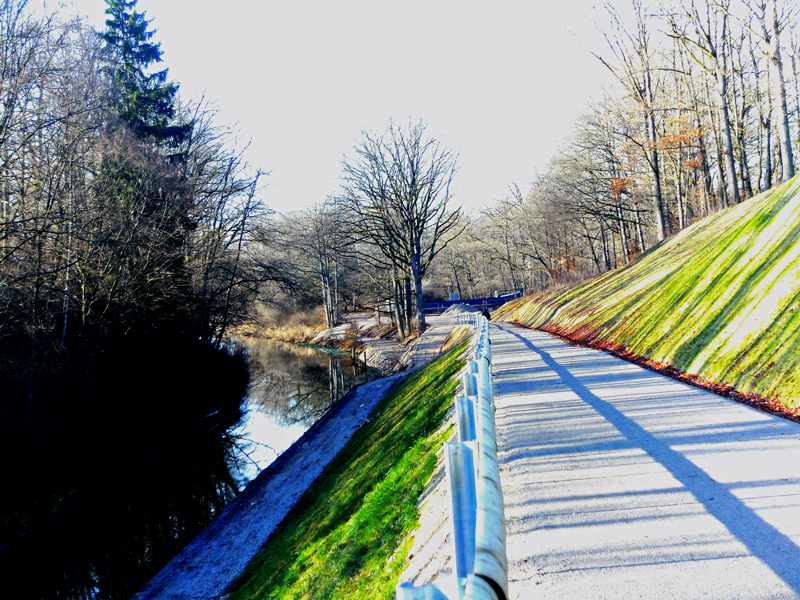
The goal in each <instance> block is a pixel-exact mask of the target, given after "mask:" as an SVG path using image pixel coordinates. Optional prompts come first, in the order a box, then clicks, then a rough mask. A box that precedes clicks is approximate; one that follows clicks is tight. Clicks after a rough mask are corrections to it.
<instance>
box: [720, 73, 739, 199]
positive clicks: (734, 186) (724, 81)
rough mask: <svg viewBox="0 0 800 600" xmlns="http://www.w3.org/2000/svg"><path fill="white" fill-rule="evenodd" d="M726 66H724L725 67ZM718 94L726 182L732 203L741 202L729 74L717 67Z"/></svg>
mask: <svg viewBox="0 0 800 600" xmlns="http://www.w3.org/2000/svg"><path fill="white" fill-rule="evenodd" d="M723 68H724V67H723ZM717 95H718V100H719V106H720V131H721V133H722V144H723V151H722V152H723V158H724V160H725V173H724V175H725V184H726V190H727V193H728V202H729V203H730V204H739V202H740V201H741V200H740V197H739V185H738V182H737V180H736V179H737V178H736V166H735V164H734V162H733V138H732V135H731V120H730V114H729V112H728V100H727V98H728V76H727V74H726V73H725V72H724V71H723V69H717Z"/></svg>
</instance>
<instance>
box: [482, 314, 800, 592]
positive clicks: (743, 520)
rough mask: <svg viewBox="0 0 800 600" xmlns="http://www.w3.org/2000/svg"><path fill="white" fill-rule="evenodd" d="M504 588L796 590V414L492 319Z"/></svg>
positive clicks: (799, 513) (799, 561)
mask: <svg viewBox="0 0 800 600" xmlns="http://www.w3.org/2000/svg"><path fill="white" fill-rule="evenodd" d="M491 339H492V350H493V352H492V353H493V356H494V365H493V370H494V381H495V389H496V403H497V415H496V420H497V427H498V435H499V450H500V454H499V458H500V463H501V479H502V484H503V492H504V495H505V502H506V520H507V525H506V527H507V532H508V540H507V550H508V559H509V579H510V589H511V597H512V598H525V599H529V598H530V599H546V598H564V599H570V600H577V599H592V600H595V599H601V598H609V599H614V600H619V599H623V598H624V599H631V598H664V599H667V598H669V599H677V598H680V599H690V600H694V599H699V598H710V599H714V600H724V599H728V598H730V599H734V598H735V599H737V600H743V599H754V600H755V599H758V600H764V599H767V598H800V547H798V545H800V425H798V424H796V423H792V422H790V421H786V420H783V419H778V418H776V417H772V416H770V415H767V414H764V413H761V412H758V411H756V410H754V409H751V408H748V407H746V406H743V405H741V404H737V403H735V402H733V401H730V400H727V399H725V398H722V397H719V396H716V395H714V394H710V393H707V392H703V391H701V390H698V389H696V388H693V387H690V386H686V385H684V384H681V383H678V382H676V381H673V380H671V379H668V378H665V377H662V376H660V375H657V374H655V373H652V372H650V371H647V370H645V369H642V368H640V367H638V366H636V365H632V364H630V363H627V362H625V361H622V360H619V359H617V358H614V357H612V356H610V355H608V354H605V353H602V352H597V351H594V350H589V349H585V348H579V347H575V346H570V345H568V344H566V343H564V342H562V341H560V340H558V339H556V338H553V337H551V336H549V335H547V334H544V333H540V332H536V331H529V330H524V329H519V328H516V327H513V326H511V325H508V324H502V325H499V326H498V325H494V324H493V325H492V328H491Z"/></svg>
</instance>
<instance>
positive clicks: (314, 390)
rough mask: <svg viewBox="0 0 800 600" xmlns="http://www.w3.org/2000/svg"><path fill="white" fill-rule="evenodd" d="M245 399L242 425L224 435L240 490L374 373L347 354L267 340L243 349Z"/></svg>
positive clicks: (373, 377)
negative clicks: (247, 364) (246, 354)
mask: <svg viewBox="0 0 800 600" xmlns="http://www.w3.org/2000/svg"><path fill="white" fill-rule="evenodd" d="M248 352H249V356H250V377H251V380H250V394H249V397H248V400H247V403H246V405H245V407H244V416H243V417H242V420H241V421H240V422H239V423H238V424H237V425H236V426H235V427H233V428H232V429H231V430H229V434H230V435H231V437H232V439H233V440H234V441H235V442H236V443H235V444H234V445H233V447H232V448H233V454H232V459H233V460H232V461H231V463H230V470H231V474H232V476H233V477H234V479H235V480H236V482H237V487H238V488H239V490H240V491H241V490H242V489H243V488H244V486H246V485H247V483H249V482H250V481H252V480H253V479H255V477H256V476H257V475H258V474H259V473H260V472H261V471H262V470H263V469H264V468H265V467H267V465H269V464H270V463H271V462H272V461H273V460H275V458H276V457H277V456H278V455H279V454H280V453H281V452H283V451H284V450H286V449H287V448H288V447H289V446H291V445H292V444H293V443H294V442H295V441H296V440H297V439H298V438H299V437H300V436H301V435H303V433H304V432H305V431H306V430H307V429H308V428H309V427H311V426H312V425H313V424H314V423H315V422H316V421H317V420H318V419H319V418H320V417H322V416H323V415H324V414H325V413H326V412H328V410H329V409H330V408H331V406H333V404H334V403H335V402H336V401H337V400H338V399H339V398H341V397H343V396H344V395H345V394H346V393H347V391H348V390H350V389H351V388H353V387H354V386H355V385H358V384H361V383H365V382H366V381H370V380H372V379H375V378H376V377H377V376H378V375H377V373H376V372H375V371H373V370H369V369H366V368H365V367H364V365H363V363H361V362H359V361H353V360H352V358H351V356H350V355H349V354H347V353H343V352H339V351H335V350H333V351H332V350H327V349H322V348H319V347H315V346H298V345H295V344H286V343H283V342H277V341H272V340H255V341H251V342H250V343H249V344H248Z"/></svg>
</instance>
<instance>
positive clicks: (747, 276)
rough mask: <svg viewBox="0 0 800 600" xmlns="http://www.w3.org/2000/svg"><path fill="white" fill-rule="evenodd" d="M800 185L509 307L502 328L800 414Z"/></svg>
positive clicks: (501, 314)
mask: <svg viewBox="0 0 800 600" xmlns="http://www.w3.org/2000/svg"><path fill="white" fill-rule="evenodd" d="M799 292H800V176H798V177H795V178H794V179H792V180H791V181H789V182H787V183H786V184H783V185H781V186H778V187H775V188H773V189H772V190H770V191H768V192H765V193H763V194H760V195H758V196H756V197H754V198H752V199H750V200H748V201H746V202H743V203H741V204H739V205H737V206H735V207H732V208H729V209H727V210H725V211H722V212H720V213H717V214H716V215H713V216H710V217H708V218H706V219H704V220H702V221H700V222H698V223H696V224H694V225H693V226H691V227H689V228H687V229H685V230H683V231H682V232H680V233H678V234H676V235H674V236H672V237H670V238H668V239H667V240H665V241H664V242H662V243H661V244H659V245H658V246H655V247H654V248H651V249H650V250H649V251H648V252H646V253H644V254H643V255H642V256H640V257H639V258H638V259H637V260H635V261H634V262H632V263H631V264H629V265H627V266H626V267H624V268H621V269H617V270H616V271H612V272H609V273H605V274H604V275H602V276H599V277H596V278H594V279H591V280H588V281H586V282H583V283H581V284H579V285H576V286H573V287H570V288H567V289H562V290H557V291H554V292H550V293H547V294H538V295H535V296H532V297H527V298H523V299H521V300H519V301H517V302H513V303H509V304H507V305H505V306H503V307H502V308H501V309H500V310H498V311H497V312H496V313H495V315H493V319H494V320H506V321H514V322H518V323H520V324H522V325H525V326H527V327H535V328H541V329H543V330H546V331H550V332H553V333H557V334H560V335H563V336H566V337H568V338H570V339H573V340H575V341H577V342H580V343H585V344H589V345H593V346H598V347H602V348H606V349H610V350H613V351H616V352H619V353H621V354H623V355H627V356H632V357H633V358H636V359H638V360H640V361H643V362H645V363H649V364H650V365H651V366H655V367H657V368H665V367H666V368H670V367H671V368H674V369H677V370H679V371H681V372H684V373H686V374H688V375H689V376H690V377H689V379H693V380H695V381H696V382H697V383H701V384H709V385H712V386H713V387H716V388H717V389H722V390H725V389H730V388H733V389H735V390H736V391H738V392H740V393H741V394H743V395H745V396H747V397H748V398H749V399H751V400H756V401H758V400H761V399H766V400H767V401H768V403H770V404H772V406H773V407H774V408H779V409H781V410H784V411H785V412H788V413H791V414H795V415H798V414H800V371H799V370H798V366H800V310H797V309H798V308H800V304H798V293H799Z"/></svg>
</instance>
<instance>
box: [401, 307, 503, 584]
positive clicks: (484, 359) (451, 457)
mask: <svg viewBox="0 0 800 600" xmlns="http://www.w3.org/2000/svg"><path fill="white" fill-rule="evenodd" d="M458 322H459V323H468V324H471V325H474V326H476V327H477V328H478V343H477V347H476V349H475V353H474V356H473V360H468V361H467V365H466V368H465V370H464V373H463V375H462V384H463V394H462V395H460V396H456V397H455V406H456V422H457V427H458V441H457V442H448V443H445V466H446V469H447V479H448V482H449V485H450V498H451V512H450V517H451V519H450V521H451V526H452V531H451V533H452V540H453V559H454V561H453V562H454V569H453V570H454V573H455V582H454V584H453V586H452V587H451V586H441V587H440V586H438V585H434V584H428V585H423V586H420V587H414V584H413V582H406V583H401V584H399V585H398V586H397V588H396V598H397V600H506V599H507V597H508V562H507V558H506V530H505V515H504V513H503V490H502V488H501V487H500V467H499V465H498V462H497V442H496V434H495V423H494V412H495V407H494V391H493V385H492V351H491V345H490V342H489V322H488V321H487V320H486V318H485V317H483V315H481V314H479V313H462V314H459V315H458Z"/></svg>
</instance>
